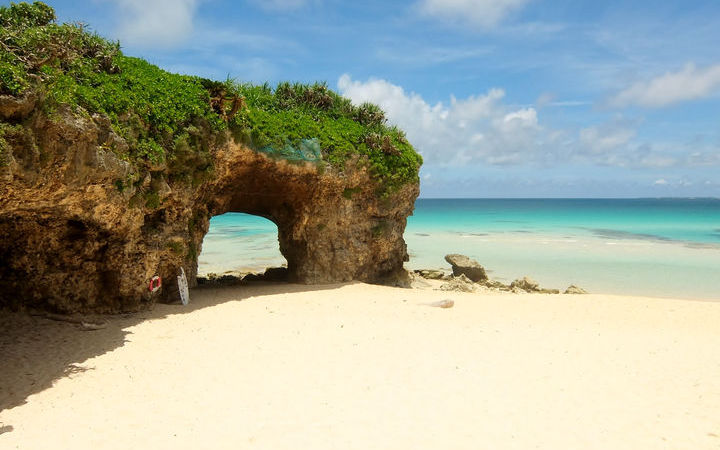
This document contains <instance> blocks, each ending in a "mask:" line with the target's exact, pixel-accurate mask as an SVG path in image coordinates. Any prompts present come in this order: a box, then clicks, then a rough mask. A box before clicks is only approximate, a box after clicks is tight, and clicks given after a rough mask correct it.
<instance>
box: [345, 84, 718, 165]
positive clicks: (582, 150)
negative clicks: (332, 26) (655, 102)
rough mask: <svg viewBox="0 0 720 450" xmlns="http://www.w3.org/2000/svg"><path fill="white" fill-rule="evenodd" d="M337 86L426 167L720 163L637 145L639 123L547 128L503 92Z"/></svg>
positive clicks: (681, 149) (681, 147)
mask: <svg viewBox="0 0 720 450" xmlns="http://www.w3.org/2000/svg"><path fill="white" fill-rule="evenodd" d="M338 89H339V91H340V93H341V94H342V95H344V96H345V97H348V98H350V99H351V100H352V101H353V102H354V103H355V104H359V103H362V102H371V103H375V104H377V105H379V106H380V107H381V108H382V109H383V110H384V111H385V113H386V116H387V118H388V120H389V122H390V123H392V124H394V125H398V126H399V127H400V128H401V129H403V130H404V131H405V132H406V133H407V136H408V139H409V140H410V142H411V143H412V144H413V145H414V146H415V148H416V149H417V150H418V151H419V152H420V153H421V154H422V155H423V158H424V159H425V162H426V163H427V164H428V165H445V166H454V167H461V166H466V167H472V166H473V165H475V166H500V165H518V166H521V165H522V166H533V165H535V166H537V165H544V166H546V167H549V166H552V165H565V164H579V165H583V166H586V165H588V164H589V165H591V166H596V167H597V166H612V167H622V168H634V169H638V168H641V169H648V170H659V169H663V170H664V169H667V168H678V167H706V168H711V167H715V166H718V165H720V150H718V147H717V146H713V144H708V145H698V144H697V143H686V144H683V143H657V142H655V143H648V142H645V143H643V142H638V141H639V139H638V128H639V126H640V125H641V123H642V120H639V119H634V118H627V117H623V116H617V117H615V118H613V119H612V120H610V121H608V122H606V123H601V124H596V125H593V126H590V127H586V128H581V129H579V130H562V129H552V128H549V127H547V126H544V125H543V124H542V121H541V118H540V116H539V114H538V111H537V110H536V109H535V108H533V107H523V108H518V107H515V106H512V105H508V104H505V103H503V100H504V98H505V91H504V90H502V89H490V90H489V91H487V92H486V93H485V94H484V95H479V96H470V97H467V98H464V99H458V98H455V97H453V96H451V97H450V100H449V102H447V103H443V102H437V103H436V104H430V103H428V102H427V101H425V99H423V98H422V96H420V95H419V94H417V93H414V92H407V91H405V90H404V89H403V88H402V87H401V86H398V85H395V84H392V83H390V82H388V81H386V80H381V79H369V80H367V81H356V80H353V79H352V78H351V77H350V75H347V74H345V75H343V76H341V77H340V79H339V80H338Z"/></svg>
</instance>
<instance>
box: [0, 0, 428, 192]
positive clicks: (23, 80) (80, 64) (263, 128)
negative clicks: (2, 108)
mask: <svg viewBox="0 0 720 450" xmlns="http://www.w3.org/2000/svg"><path fill="white" fill-rule="evenodd" d="M28 92H35V93H39V94H40V97H41V98H42V99H43V108H44V109H45V111H46V112H47V113H48V114H53V113H55V112H57V111H58V110H59V109H60V108H61V107H69V108H71V109H72V111H73V112H74V113H75V114H85V115H88V116H93V115H95V114H99V115H100V116H105V117H107V118H108V119H109V121H110V124H111V126H112V128H113V129H114V130H115V132H116V133H118V134H119V135H120V136H122V137H123V138H124V139H125V141H126V143H127V144H128V147H127V148H124V146H123V148H118V146H117V145H116V143H114V142H108V143H107V148H108V149H110V150H112V151H114V152H115V153H117V154H118V155H119V156H121V157H122V158H124V159H126V160H128V161H131V162H133V163H136V164H137V165H138V166H140V167H143V166H144V167H145V168H147V169H148V170H149V168H152V170H153V171H163V172H165V173H166V175H167V178H168V180H169V181H170V182H180V181H185V182H192V183H193V184H195V183H196V182H198V176H197V174H198V173H201V174H202V173H208V172H209V171H211V170H212V160H211V157H210V152H211V150H212V149H213V148H215V147H217V146H218V145H222V144H223V143H224V142H225V139H227V138H228V135H230V136H232V137H233V138H234V139H235V140H236V141H238V142H242V143H244V144H246V145H248V146H250V147H251V148H253V149H255V150H259V151H264V152H266V153H268V154H270V155H276V156H278V157H288V158H291V159H292V154H293V153H295V154H296V155H298V158H297V159H304V160H310V161H316V162H317V161H319V160H323V161H325V162H326V163H329V164H330V165H331V166H333V167H335V168H337V169H338V170H342V168H344V165H345V163H346V161H347V160H349V159H351V158H354V157H359V159H360V161H361V162H363V161H364V162H366V163H367V164H368V166H369V169H370V171H371V173H372V174H373V176H374V177H375V178H376V179H377V180H378V181H379V182H380V184H381V186H382V192H384V193H388V192H392V191H393V190H394V189H396V188H397V187H399V186H401V185H403V184H405V183H408V182H416V181H417V180H418V170H419V167H420V165H421V164H422V159H421V157H420V155H418V154H417V153H416V152H415V151H414V149H413V147H412V146H411V145H410V143H409V142H408V141H407V139H406V138H405V135H404V133H403V132H402V131H401V130H399V129H398V128H396V127H391V126H388V125H387V123H386V119H385V115H384V113H383V111H382V110H381V109H380V108H379V107H378V106H376V105H373V104H369V103H365V104H362V105H359V106H356V105H353V104H352V103H351V102H350V100H348V99H346V98H344V97H341V96H340V95H338V94H337V93H335V92H333V91H332V90H330V89H328V87H327V86H326V85H325V84H300V83H295V84H291V83H280V84H278V85H277V86H276V87H275V88H272V87H271V86H270V85H268V84H264V85H259V86H258V85H252V84H249V83H238V82H235V81H233V80H226V81H224V82H218V81H213V80H207V79H203V78H200V77H195V76H187V75H177V74H172V73H169V72H166V71H164V70H162V69H160V68H159V67H157V66H154V65H152V64H150V63H148V62H146V61H144V60H142V59H139V58H134V57H129V56H125V55H123V53H122V52H121V51H120V44H119V43H117V42H111V41H108V40H106V39H104V38H102V37H100V36H98V35H97V34H95V33H92V32H90V31H88V30H87V28H86V27H85V26H84V25H83V24H79V23H66V24H57V23H55V12H54V10H53V9H52V8H51V7H49V6H47V5H46V4H44V3H42V2H34V3H32V4H28V3H24V2H23V3H11V4H10V6H2V7H0V94H1V95H12V96H18V97H19V96H22V95H25V94H26V93H28ZM93 117H96V118H97V116H93ZM308 148H310V149H311V150H312V149H314V150H313V151H311V153H312V154H311V155H308V154H307V153H308V152H307V149H308Z"/></svg>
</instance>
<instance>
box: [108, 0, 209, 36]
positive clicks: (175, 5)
mask: <svg viewBox="0 0 720 450" xmlns="http://www.w3.org/2000/svg"><path fill="white" fill-rule="evenodd" d="M114 3H115V6H116V7H117V9H118V10H119V16H118V19H119V24H118V34H119V37H120V40H121V42H122V43H123V44H127V45H132V46H138V47H172V46H174V45H177V44H179V43H181V42H183V41H184V40H185V39H187V38H188V37H189V36H190V34H191V33H192V31H193V19H194V16H195V12H196V9H197V5H198V3H199V0H117V1H115V2H114Z"/></svg>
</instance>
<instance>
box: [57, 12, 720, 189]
mask: <svg viewBox="0 0 720 450" xmlns="http://www.w3.org/2000/svg"><path fill="white" fill-rule="evenodd" d="M47 3H48V4H50V5H52V6H53V7H55V9H56V11H57V13H58V16H59V18H60V20H61V21H82V22H85V23H87V24H89V25H90V27H91V28H92V29H94V30H96V31H98V32H99V33H100V34H102V35H104V36H106V37H108V38H111V39H119V40H120V41H121V43H122V46H123V50H124V51H125V53H126V54H129V55H134V56H141V57H144V58H146V59H148V60H150V61H151V62H154V63H156V64H158V65H160V66H161V67H163V68H165V69H167V70H170V71H174V72H182V73H188V74H194V75H201V76H207V77H211V78H217V79H225V78H226V77H227V76H228V75H229V76H231V77H234V78H238V79H240V80H247V81H254V82H265V81H269V82H270V83H272V84H274V83H276V82H278V81H281V80H292V81H315V80H325V81H327V83H328V85H329V86H331V87H333V88H335V89H337V90H338V91H339V92H340V93H342V94H343V95H345V96H347V97H349V98H351V99H353V101H356V102H362V101H368V100H369V101H373V102H375V103H378V104H380V105H381V106H382V107H383V108H384V109H385V110H386V112H387V115H388V117H389V119H390V121H391V122H393V123H395V124H397V125H399V126H401V127H402V128H403V129H405V130H406V131H407V134H408V137H409V139H410V141H411V142H412V143H413V144H414V145H415V147H416V148H417V149H418V150H419V151H420V152H421V153H422V154H423V156H424V158H425V161H426V162H425V165H424V166H423V169H422V171H421V178H422V184H421V192H422V193H421V195H422V196H423V197H662V196H714V197H720V175H719V174H720V114H719V112H720V50H719V49H718V48H719V47H718V45H719V43H720V26H718V24H720V2H717V1H716V0H713V1H692V0H684V1H681V0H666V1H662V2H658V1H657V0H655V1H644V0H637V1H633V2H627V1H615V0H605V1H597V0H592V1H585V0H553V1H549V0H444V1H443V0H412V1H403V2H401V1H397V2H392V1H375V0H370V1H364V2H342V1H339V0H265V1H263V0H244V1H225V0H90V1H78V0H74V1H47Z"/></svg>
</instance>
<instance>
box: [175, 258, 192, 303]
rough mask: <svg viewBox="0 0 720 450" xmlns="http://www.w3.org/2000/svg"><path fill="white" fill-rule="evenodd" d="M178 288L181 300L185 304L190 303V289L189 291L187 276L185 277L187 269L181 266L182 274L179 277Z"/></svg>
mask: <svg viewBox="0 0 720 450" xmlns="http://www.w3.org/2000/svg"><path fill="white" fill-rule="evenodd" d="M177 280H178V290H179V291H180V302H182V304H183V305H187V304H188V303H190V291H188V283H187V278H185V269H183V268H182V267H181V268H180V275H178V277H177Z"/></svg>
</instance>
